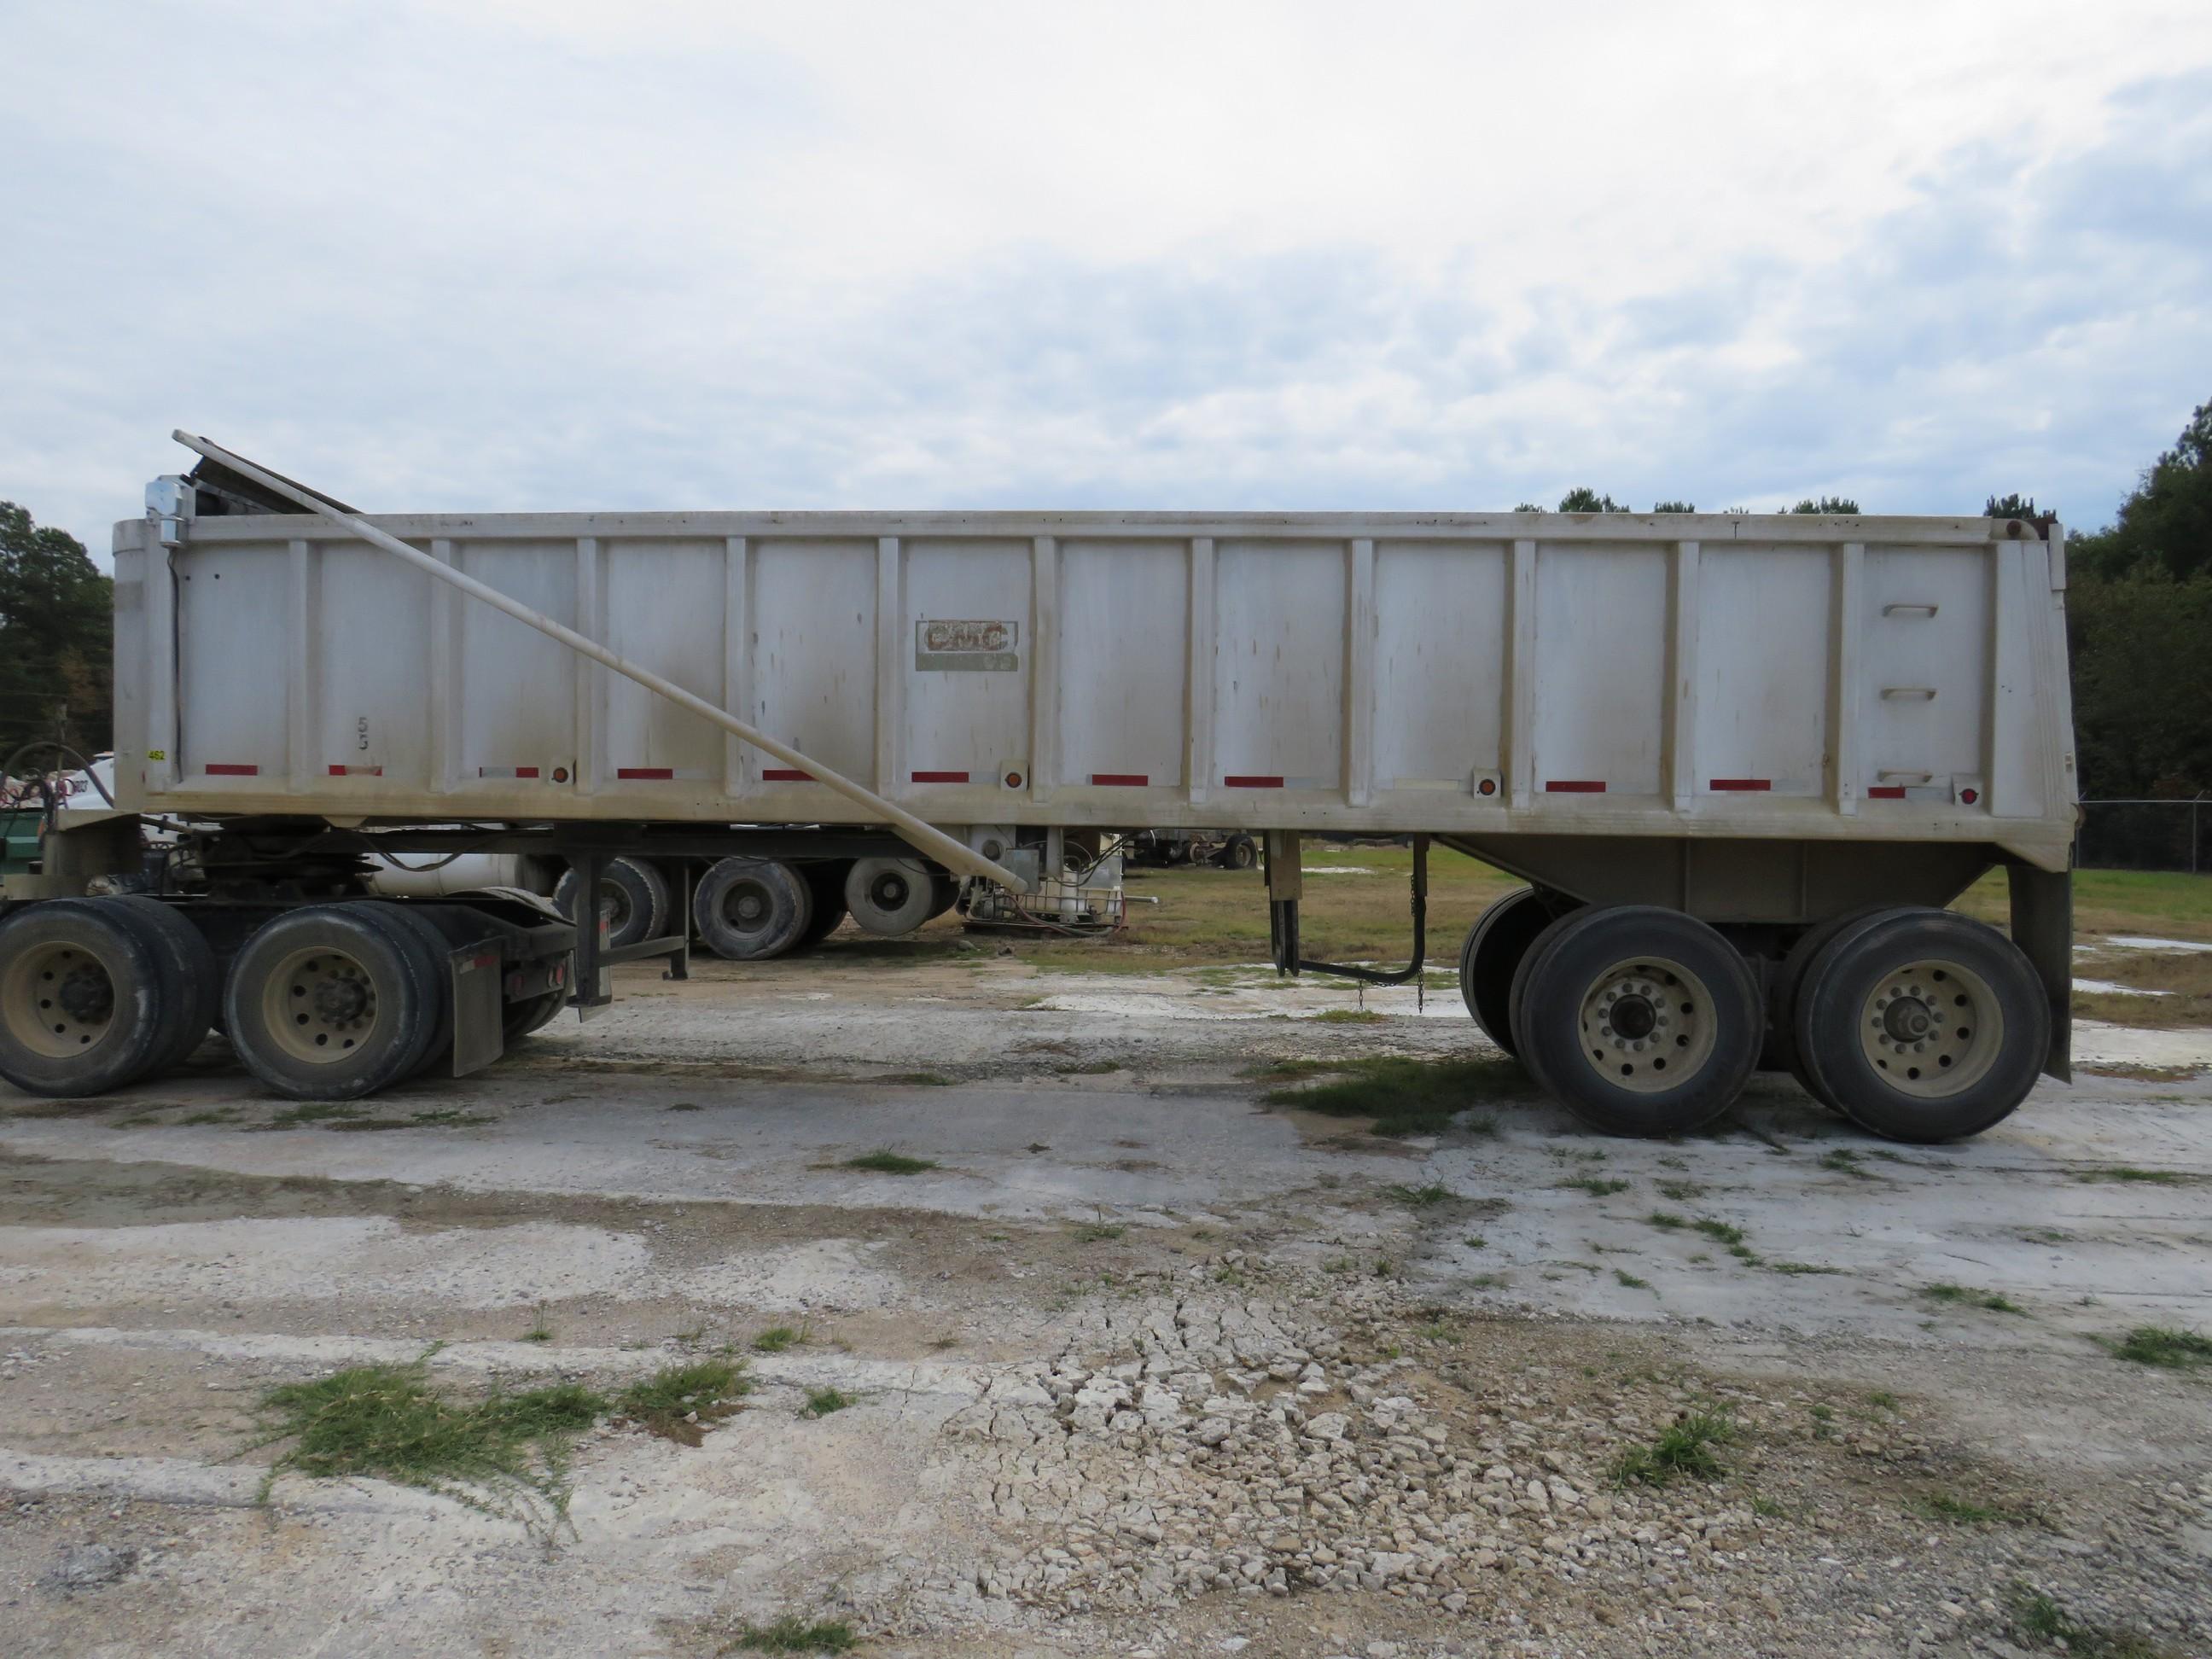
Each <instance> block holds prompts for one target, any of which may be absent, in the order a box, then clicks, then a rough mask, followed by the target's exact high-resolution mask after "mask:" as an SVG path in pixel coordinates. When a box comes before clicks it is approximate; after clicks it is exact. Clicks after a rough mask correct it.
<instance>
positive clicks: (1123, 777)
mask: <svg viewBox="0 0 2212 1659" xmlns="http://www.w3.org/2000/svg"><path fill="white" fill-rule="evenodd" d="M1151 781H1152V778H1151V777H1150V776H1149V775H1147V774H1146V773H1143V772H1093V773H1092V774H1091V782H1092V783H1094V784H1096V785H1097V786H1098V787H1100V788H1101V789H1142V788H1143V787H1145V786H1146V785H1147V784H1149V783H1150V782H1151Z"/></svg>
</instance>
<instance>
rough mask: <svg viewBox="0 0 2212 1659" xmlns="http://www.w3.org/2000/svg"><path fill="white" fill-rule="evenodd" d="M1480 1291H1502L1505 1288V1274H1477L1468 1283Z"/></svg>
mask: <svg viewBox="0 0 2212 1659" xmlns="http://www.w3.org/2000/svg"><path fill="white" fill-rule="evenodd" d="M1467 1282H1468V1284H1470V1285H1473V1286H1474V1288H1475V1289H1476V1290H1478V1291H1502V1290H1504V1288H1505V1275H1504V1273H1477V1274H1475V1275H1474V1277H1473V1278H1472V1279H1468V1281H1467Z"/></svg>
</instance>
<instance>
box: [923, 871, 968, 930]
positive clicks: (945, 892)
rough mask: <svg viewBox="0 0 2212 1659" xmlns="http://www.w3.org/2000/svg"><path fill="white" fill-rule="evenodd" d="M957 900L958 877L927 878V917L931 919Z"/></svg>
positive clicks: (958, 890) (958, 896)
mask: <svg viewBox="0 0 2212 1659" xmlns="http://www.w3.org/2000/svg"><path fill="white" fill-rule="evenodd" d="M959 902H960V878H958V877H957V876H932V877H931V878H929V919H930V920H931V921H936V920H937V919H938V917H939V916H941V915H944V914H945V912H946V911H947V910H950V909H951V908H952V907H953V906H954V905H956V904H957V903H959Z"/></svg>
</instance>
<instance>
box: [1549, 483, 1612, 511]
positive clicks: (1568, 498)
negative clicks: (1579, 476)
mask: <svg viewBox="0 0 2212 1659" xmlns="http://www.w3.org/2000/svg"><path fill="white" fill-rule="evenodd" d="M1559 511H1560V512H1562V513H1626V512H1627V511H1628V508H1626V507H1623V506H1622V505H1621V504H1620V502H1619V501H1615V500H1613V497H1612V496H1610V495H1599V494H1598V493H1597V491H1595V489H1590V488H1589V486H1588V485H1586V484H1585V485H1579V486H1577V488H1575V489H1570V490H1569V491H1568V492H1567V493H1566V494H1565V495H1562V496H1560V497H1559Z"/></svg>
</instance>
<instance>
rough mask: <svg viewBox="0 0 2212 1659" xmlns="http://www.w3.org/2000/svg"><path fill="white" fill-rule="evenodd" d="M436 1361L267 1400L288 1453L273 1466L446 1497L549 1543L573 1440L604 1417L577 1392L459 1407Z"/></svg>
mask: <svg viewBox="0 0 2212 1659" xmlns="http://www.w3.org/2000/svg"><path fill="white" fill-rule="evenodd" d="M427 1359H428V1356H427V1355H426V1356H424V1358H422V1359H418V1360H416V1361H415V1362H414V1363H413V1364H406V1365H356V1366H352V1367H349V1368H348V1369H347V1370H342V1371H336V1372H333V1373H332V1374H331V1375H330V1376H325V1377H320V1378H318V1379H317V1380H316V1381H314V1382H313V1383H286V1384H284V1385H283V1387H281V1388H276V1389H270V1391H269V1392H268V1393H267V1394H265V1395H263V1396H262V1399H261V1407H260V1408H261V1411H262V1413H263V1414H264V1418H265V1419H268V1424H269V1427H270V1436H269V1437H270V1439H271V1440H289V1441H290V1442H291V1443H292V1444H291V1446H290V1448H289V1449H288V1450H287V1451H285V1452H284V1454H283V1455H282V1456H280V1457H278V1458H277V1459H276V1462H274V1463H273V1464H271V1465H270V1470H269V1474H268V1476H267V1477H266V1479H264V1481H263V1483H262V1496H263V1497H264V1498H266V1497H267V1495H268V1490H269V1487H270V1486H271V1485H273V1484H274V1482H275V1480H276V1476H277V1475H278V1474H281V1473H283V1471H284V1470H287V1469H292V1470H296V1471H297V1472H299V1473H300V1474H304V1475H308V1476H311V1477H314V1478H318V1479H349V1478H354V1477H361V1476H367V1477H372V1478H374V1479H377V1480H390V1481H392V1482H395V1483H397V1484H398V1485H400V1486H415V1487H419V1488H420V1489H422V1491H425V1492H441V1493H443V1494H445V1495H446V1496H447V1497H450V1498H456V1499H458V1500H459V1501H460V1502H462V1503H465V1504H469V1505H470V1506H471V1507H472V1508H475V1509H478V1510H483V1511H485V1512H486V1513H489V1514H493V1515H501V1516H507V1517H508V1518H510V1519H513V1520H515V1521H517V1522H520V1523H521V1524H522V1525H523V1526H524V1527H525V1528H527V1529H529V1530H530V1531H532V1533H533V1534H541V1535H545V1536H550V1534H551V1533H552V1532H553V1531H554V1530H555V1529H556V1528H557V1527H558V1526H559V1524H560V1522H561V1521H562V1518H563V1517H564V1516H566V1514H567V1510H568V1484H567V1480H566V1470H567V1465H568V1457H567V1451H568V1442H569V1440H570V1438H571V1437H574V1435H576V1434H577V1433H579V1432H580V1431H583V1430H585V1429H587V1428H589V1427H590V1426H591V1425H592V1420H593V1419H596V1418H598V1417H599V1416H600V1415H601V1414H602V1413H605V1411H606V1409H607V1401H605V1398H604V1397H603V1396H601V1395H598V1394H595V1393H593V1392H592V1390H591V1389H586V1388H583V1387H581V1386H580V1385H579V1384H577V1383H559V1384H556V1385H555V1386H554V1387H551V1388H545V1389H530V1390H528V1391H526V1392H525V1393H521V1394H501V1393H495V1394H493V1395H489V1397H488V1398H486V1399H483V1400H481V1401H477V1402H475V1403H473V1404H457V1403H455V1402H453V1401H448V1400H447V1399H445V1398H444V1397H443V1396H441V1395H439V1394H438V1393H437V1392H436V1391H435V1390H434V1389H432V1388H431V1387H430V1385H429V1382H428V1376H427V1375H426V1372H427V1364H426V1362H427Z"/></svg>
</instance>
